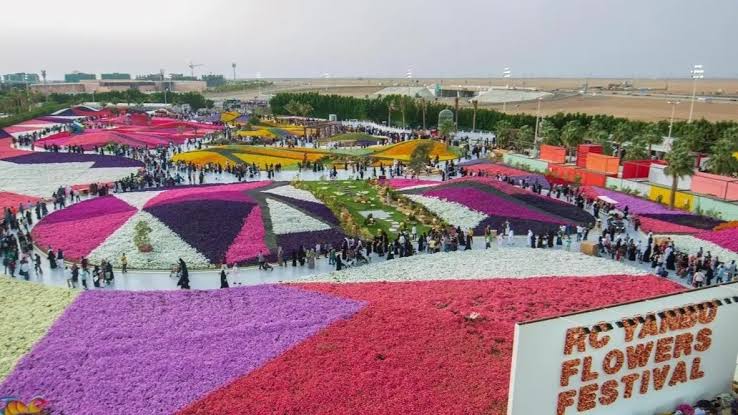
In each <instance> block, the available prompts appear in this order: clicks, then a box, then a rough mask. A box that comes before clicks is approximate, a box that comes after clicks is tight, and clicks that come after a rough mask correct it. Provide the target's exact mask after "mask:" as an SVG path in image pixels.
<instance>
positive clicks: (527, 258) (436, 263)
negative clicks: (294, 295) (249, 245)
mask: <svg viewBox="0 0 738 415" xmlns="http://www.w3.org/2000/svg"><path fill="white" fill-rule="evenodd" d="M533 258H535V259H534V260H532V259H533ZM614 274H617V275H619V274H625V275H645V274H647V272H645V271H642V270H639V269H637V268H634V267H632V266H630V265H625V264H622V263H619V262H616V261H612V260H610V259H604V258H597V257H591V256H586V255H584V254H580V253H576V252H567V251H561V250H553V249H536V250H532V249H529V248H502V249H497V250H485V251H479V250H472V251H461V252H448V253H438V254H429V255H426V254H423V255H415V256H411V257H406V258H400V259H394V260H391V261H382V262H377V263H376V264H372V265H368V266H360V267H356V268H349V269H347V270H342V271H334V272H330V273H326V274H318V275H312V276H308V277H307V278H306V279H307V280H308V281H339V282H368V281H415V280H457V279H458V280H468V279H488V278H529V277H542V276H598V275H614Z"/></svg>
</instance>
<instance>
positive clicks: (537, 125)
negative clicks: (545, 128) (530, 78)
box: [533, 97, 543, 157]
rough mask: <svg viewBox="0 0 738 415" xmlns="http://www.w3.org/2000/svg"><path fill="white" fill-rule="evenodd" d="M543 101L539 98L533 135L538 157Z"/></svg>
mask: <svg viewBox="0 0 738 415" xmlns="http://www.w3.org/2000/svg"><path fill="white" fill-rule="evenodd" d="M541 101H543V98H542V97H538V108H537V109H536V129H535V133H534V134H533V147H534V148H535V149H536V157H537V156H538V129H539V128H540V125H541V121H540V120H541Z"/></svg>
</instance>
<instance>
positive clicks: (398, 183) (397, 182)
mask: <svg viewBox="0 0 738 415" xmlns="http://www.w3.org/2000/svg"><path fill="white" fill-rule="evenodd" d="M441 183H443V182H439V181H436V180H420V179H403V178H397V179H389V180H382V181H381V182H380V184H382V185H384V186H389V187H391V188H393V189H404V188H406V187H413V186H423V185H433V184H441Z"/></svg>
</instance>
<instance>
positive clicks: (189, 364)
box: [0, 285, 364, 415]
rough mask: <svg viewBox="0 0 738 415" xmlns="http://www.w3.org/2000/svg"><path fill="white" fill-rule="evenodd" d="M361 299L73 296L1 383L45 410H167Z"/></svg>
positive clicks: (273, 291) (3, 390) (345, 314)
mask: <svg viewBox="0 0 738 415" xmlns="http://www.w3.org/2000/svg"><path fill="white" fill-rule="evenodd" d="M363 306H364V302H362V301H357V300H350V299H340V298H338V297H334V296H331V295H327V294H322V293H318V292H310V291H305V290H302V289H299V288H288V287H285V286H273V285H262V286H254V287H248V288H231V289H229V290H220V291H192V292H184V291H172V292H101V291H88V292H85V293H83V294H82V295H80V297H79V298H78V299H77V301H75V302H74V303H73V304H72V305H71V306H70V307H69V308H68V309H67V310H66V312H65V313H64V314H63V315H62V316H61V317H60V318H59V320H58V321H57V322H56V323H55V324H54V325H53V326H52V328H51V329H50V330H49V332H48V334H47V335H46V336H45V337H44V338H43V339H42V340H41V341H40V342H39V343H37V344H36V346H35V347H34V348H33V349H32V350H31V352H30V353H29V354H28V355H26V356H25V357H24V358H23V359H21V360H20V362H19V363H18V365H17V366H16V368H15V370H14V371H13V372H12V373H11V374H10V376H9V377H8V378H7V379H6V380H5V381H4V382H3V383H2V385H0V396H16V397H19V398H21V399H23V400H29V399H30V398H32V397H33V396H36V395H39V394H40V395H42V396H43V397H44V398H46V399H48V400H49V402H51V404H52V407H51V409H52V411H53V413H65V414H88V415H118V414H120V415H124V414H137V415H149V414H150V415H154V414H171V413H175V412H176V411H177V410H178V409H181V408H184V407H185V406H187V405H188V404H190V403H192V402H194V401H196V400H197V399H199V398H203V397H205V396H206V395H207V394H208V393H209V392H211V391H214V390H216V389H218V388H220V387H223V386H226V385H228V384H229V383H230V382H231V381H234V380H236V379H238V378H240V377H242V376H244V375H246V374H248V373H250V372H252V371H253V370H255V369H257V368H259V367H261V366H263V365H264V364H265V363H267V362H268V361H270V360H271V359H273V358H275V357H277V356H279V355H280V354H281V353H283V352H284V351H286V350H287V349H290V348H292V347H293V346H295V345H297V344H298V343H301V342H302V341H303V340H305V339H307V338H308V337H310V336H312V335H314V334H316V333H317V332H318V331H320V330H322V329H324V328H326V327H328V326H329V325H331V324H332V323H334V322H337V321H339V320H344V319H348V318H350V317H351V316H352V315H353V314H354V313H356V312H357V311H359V310H360V309H361V308H362V307H363Z"/></svg>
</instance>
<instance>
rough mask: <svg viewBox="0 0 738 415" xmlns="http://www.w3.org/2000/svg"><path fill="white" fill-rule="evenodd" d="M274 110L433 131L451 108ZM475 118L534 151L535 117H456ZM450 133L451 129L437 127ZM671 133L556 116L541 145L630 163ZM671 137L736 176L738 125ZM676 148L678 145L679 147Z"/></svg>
mask: <svg viewBox="0 0 738 415" xmlns="http://www.w3.org/2000/svg"><path fill="white" fill-rule="evenodd" d="M270 104H271V108H272V112H273V113H275V114H278V115H281V114H296V112H295V109H296V108H299V105H300V104H305V105H307V106H308V107H306V108H309V109H310V111H301V112H300V114H299V115H305V116H314V117H320V118H327V117H328V115H329V114H337V115H338V117H339V118H340V119H359V120H370V121H374V122H378V123H381V122H389V123H390V124H391V125H395V126H407V127H414V128H420V127H424V128H427V127H430V126H434V125H435V124H436V123H437V122H436V120H438V113H439V112H440V111H441V110H444V109H446V108H448V106H447V105H445V104H441V103H438V102H435V101H428V100H423V99H414V98H412V97H407V96H383V97H378V98H374V99H361V98H353V97H345V96H338V95H320V94H318V93H280V94H277V95H276V96H275V97H273V98H272V100H271V102H270ZM475 115H476V127H477V129H480V130H485V131H494V132H495V133H496V134H497V136H498V144H499V145H500V146H501V147H504V148H509V149H513V150H516V151H525V150H528V149H531V148H533V147H534V144H535V143H534V136H535V124H536V117H535V116H533V115H529V114H506V113H502V112H499V111H495V110H489V109H479V110H476V109H474V108H461V109H460V110H459V112H458V114H457V117H458V126H457V128H458V129H461V130H464V129H467V130H469V129H471V128H472V125H473V123H474V118H475ZM439 127H440V128H439V129H441V130H444V132H445V130H448V126H439ZM668 133H669V122H668V121H667V120H663V121H660V122H657V123H649V122H644V121H635V120H628V119H625V118H616V117H613V116H610V115H588V114H581V113H568V114H564V113H558V114H554V115H550V116H546V117H543V119H542V121H541V123H540V124H539V131H538V136H539V137H540V138H541V139H542V141H543V143H546V144H552V145H561V146H564V147H566V148H567V149H568V150H569V152H570V153H572V152H573V151H574V149H575V148H576V147H577V146H578V145H579V144H582V143H585V142H590V143H597V144H601V145H602V146H603V147H604V150H605V152H606V153H608V154H618V155H621V156H622V157H623V158H624V159H626V160H639V159H644V158H648V155H649V154H650V148H651V146H653V145H656V144H660V143H661V142H662V141H663V137H664V136H667V135H668ZM672 136H674V137H679V139H678V140H676V141H677V143H678V144H679V145H680V146H684V148H685V149H686V150H687V151H688V152H696V153H704V154H708V155H710V156H711V158H710V163H709V165H708V168H709V169H710V170H711V171H712V172H714V173H717V174H726V175H730V174H736V173H738V166H736V164H737V162H736V160H735V158H734V157H733V152H736V151H738V124H736V123H735V122H730V121H720V122H715V123H712V122H709V121H706V120H704V119H703V120H698V121H695V122H692V123H687V122H684V121H677V122H675V123H674V125H673V129H672ZM675 146H676V145H675Z"/></svg>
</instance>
